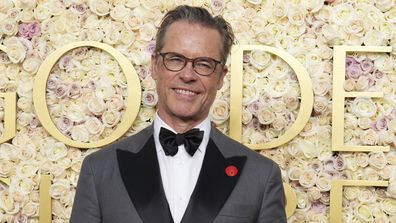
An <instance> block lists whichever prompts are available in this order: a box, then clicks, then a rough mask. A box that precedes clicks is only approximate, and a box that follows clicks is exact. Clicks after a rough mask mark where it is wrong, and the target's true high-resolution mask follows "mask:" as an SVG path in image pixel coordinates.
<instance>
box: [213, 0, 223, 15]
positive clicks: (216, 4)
mask: <svg viewBox="0 0 396 223" xmlns="http://www.w3.org/2000/svg"><path fill="white" fill-rule="evenodd" d="M225 6H226V3H225V2H224V0H211V1H210V8H211V9H212V12H213V13H215V14H219V13H220V12H222V11H223V10H224V8H225Z"/></svg>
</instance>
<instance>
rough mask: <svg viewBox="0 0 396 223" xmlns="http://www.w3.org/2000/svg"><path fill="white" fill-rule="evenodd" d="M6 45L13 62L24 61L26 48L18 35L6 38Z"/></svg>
mask: <svg viewBox="0 0 396 223" xmlns="http://www.w3.org/2000/svg"><path fill="white" fill-rule="evenodd" d="M4 46H5V47H6V49H7V55H8V57H9V58H10V61H11V62H13V63H19V62H22V61H23V60H24V59H25V56H26V49H25V46H24V45H23V44H22V42H21V41H20V40H19V39H18V38H17V37H11V38H9V39H6V40H4Z"/></svg>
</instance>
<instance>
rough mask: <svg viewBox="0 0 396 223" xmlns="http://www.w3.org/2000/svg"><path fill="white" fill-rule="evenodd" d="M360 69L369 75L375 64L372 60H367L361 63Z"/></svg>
mask: <svg viewBox="0 0 396 223" xmlns="http://www.w3.org/2000/svg"><path fill="white" fill-rule="evenodd" d="M360 67H361V68H362V71H363V73H364V74H368V73H370V72H372V71H373V69H374V62H373V61H372V60H371V59H370V58H365V59H363V60H362V61H361V62H360Z"/></svg>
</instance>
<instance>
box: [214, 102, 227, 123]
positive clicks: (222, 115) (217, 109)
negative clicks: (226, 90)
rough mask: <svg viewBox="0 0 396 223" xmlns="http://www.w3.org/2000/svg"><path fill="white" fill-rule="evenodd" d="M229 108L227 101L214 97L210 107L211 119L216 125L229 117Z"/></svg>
mask: <svg viewBox="0 0 396 223" xmlns="http://www.w3.org/2000/svg"><path fill="white" fill-rule="evenodd" d="M229 110H230V109H229V105H228V102H226V101H224V100H220V99H216V100H215V101H214V103H213V105H212V107H211V108H210V117H211V120H212V121H213V122H214V123H215V124H217V125H220V124H222V123H223V122H225V121H227V119H228V118H229V116H230V114H229Z"/></svg>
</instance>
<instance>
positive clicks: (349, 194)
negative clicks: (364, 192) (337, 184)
mask: <svg viewBox="0 0 396 223" xmlns="http://www.w3.org/2000/svg"><path fill="white" fill-rule="evenodd" d="M358 192H359V189H358V188H357V187H345V188H344V191H343V194H344V196H345V198H346V199H348V200H350V201H353V200H355V199H356V198H357V196H358Z"/></svg>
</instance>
